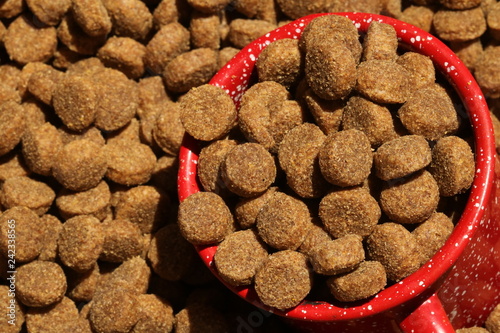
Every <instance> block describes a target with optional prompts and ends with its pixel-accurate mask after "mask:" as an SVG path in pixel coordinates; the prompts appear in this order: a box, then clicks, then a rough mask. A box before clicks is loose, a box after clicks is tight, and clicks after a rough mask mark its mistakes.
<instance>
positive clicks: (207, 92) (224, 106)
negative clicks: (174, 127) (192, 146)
mask: <svg viewBox="0 0 500 333" xmlns="http://www.w3.org/2000/svg"><path fill="white" fill-rule="evenodd" d="M180 104H181V105H180V107H181V122H182V124H183V125H184V128H185V129H186V132H188V133H189V134H190V135H191V136H193V137H194V138H195V139H198V140H202V141H211V140H215V139H219V138H221V137H222V136H224V135H226V134H227V133H229V131H230V130H231V129H232V128H233V127H234V125H235V124H236V107H235V105H234V103H233V101H232V100H231V97H229V95H228V94H226V92H225V91H224V90H223V89H222V88H219V87H215V86H213V85H210V84H204V85H202V86H200V87H197V88H193V89H191V90H190V91H189V92H188V93H187V94H186V95H184V96H183V98H182V99H181V101H180Z"/></svg>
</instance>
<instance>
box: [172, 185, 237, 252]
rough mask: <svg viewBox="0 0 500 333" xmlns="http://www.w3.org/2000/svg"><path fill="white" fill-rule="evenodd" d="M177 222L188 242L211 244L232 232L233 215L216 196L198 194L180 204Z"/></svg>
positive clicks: (205, 193)
mask: <svg viewBox="0 0 500 333" xmlns="http://www.w3.org/2000/svg"><path fill="white" fill-rule="evenodd" d="M177 222H178V223H179V227H180V230H181V233H182V235H183V236H184V237H185V238H186V239H187V240H188V241H189V242H191V243H193V244H198V245H204V244H213V243H217V242H220V241H222V240H223V239H224V237H226V236H227V235H228V234H230V233H231V232H232V228H233V215H232V214H231V211H230V210H229V208H228V207H227V205H226V203H225V202H224V200H222V198H221V197H220V196H218V195H217V194H215V193H212V192H198V193H194V194H191V195H190V196H189V197H187V198H186V199H185V200H184V201H182V202H181V204H180V205H179V213H178V218H177Z"/></svg>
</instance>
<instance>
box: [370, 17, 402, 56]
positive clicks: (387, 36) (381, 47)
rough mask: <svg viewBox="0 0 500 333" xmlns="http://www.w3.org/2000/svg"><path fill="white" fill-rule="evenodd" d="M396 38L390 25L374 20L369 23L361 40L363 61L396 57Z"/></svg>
mask: <svg viewBox="0 0 500 333" xmlns="http://www.w3.org/2000/svg"><path fill="white" fill-rule="evenodd" d="M397 48H398V38H397V36H396V29H394V27H393V26H392V25H389V24H385V23H379V22H376V21H374V22H373V23H372V24H370V27H369V28H368V31H367V32H366V36H365V39H364V41H363V58H362V59H363V61H366V60H389V61H394V60H396V58H397V57H398V54H397V52H396V51H397Z"/></svg>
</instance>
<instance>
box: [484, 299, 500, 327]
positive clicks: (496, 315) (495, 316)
mask: <svg viewBox="0 0 500 333" xmlns="http://www.w3.org/2000/svg"><path fill="white" fill-rule="evenodd" d="M485 327H486V329H487V330H488V331H489V332H491V333H498V332H500V305H497V306H495V308H494V309H493V311H491V312H490V314H489V315H488V318H486V322H485Z"/></svg>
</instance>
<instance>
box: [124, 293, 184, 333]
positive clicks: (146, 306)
mask: <svg viewBox="0 0 500 333" xmlns="http://www.w3.org/2000/svg"><path fill="white" fill-rule="evenodd" d="M137 303H138V309H139V310H138V311H139V313H138V317H139V319H138V321H137V323H136V324H135V325H134V328H132V330H131V331H130V333H150V332H151V333H154V332H158V333H160V332H164V333H170V332H171V331H172V329H173V326H174V322H175V321H174V313H173V309H172V306H171V305H170V303H169V302H168V301H166V300H165V299H163V298H161V297H160V296H158V295H155V294H145V295H139V296H137Z"/></svg>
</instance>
